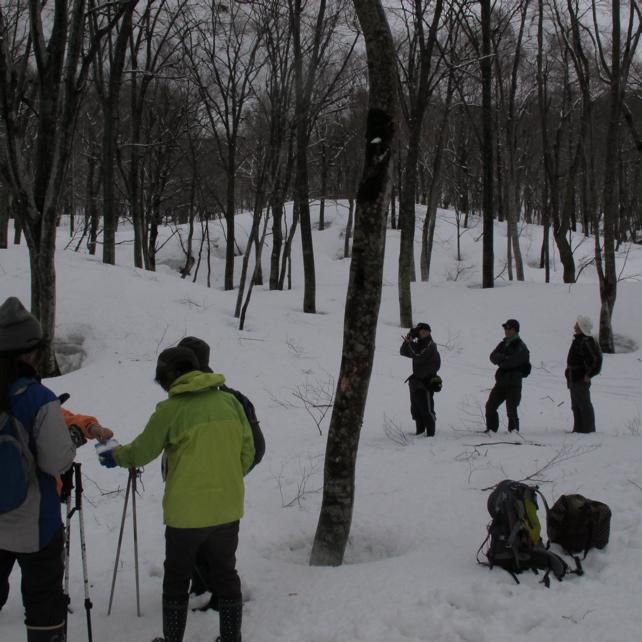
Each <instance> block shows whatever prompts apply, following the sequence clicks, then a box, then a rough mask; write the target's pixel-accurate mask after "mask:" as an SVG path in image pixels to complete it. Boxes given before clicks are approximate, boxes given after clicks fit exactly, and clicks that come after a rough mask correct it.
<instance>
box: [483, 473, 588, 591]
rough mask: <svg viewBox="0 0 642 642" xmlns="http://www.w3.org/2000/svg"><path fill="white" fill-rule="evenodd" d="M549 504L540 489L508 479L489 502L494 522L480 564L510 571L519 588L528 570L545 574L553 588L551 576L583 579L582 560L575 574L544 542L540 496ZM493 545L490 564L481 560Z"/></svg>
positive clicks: (488, 505) (576, 562)
mask: <svg viewBox="0 0 642 642" xmlns="http://www.w3.org/2000/svg"><path fill="white" fill-rule="evenodd" d="M538 495H539V496H540V497H541V498H542V501H543V503H544V506H545V507H546V508H547V506H546V500H545V499H544V496H543V495H542V494H541V493H540V492H539V490H538V488H537V486H529V485H528V484H524V483H521V482H517V481H513V480H511V479H505V480H504V481H502V482H500V483H499V484H497V486H495V488H494V489H493V491H492V492H491V494H490V496H489V497H488V501H487V508H488V512H489V514H490V516H491V518H492V519H491V522H490V524H489V525H488V536H487V537H486V539H485V540H484V542H483V543H482V545H481V546H480V547H479V550H478V551H477V561H478V562H479V563H480V564H483V565H485V566H489V567H490V568H492V567H493V566H499V567H501V568H503V569H504V570H506V571H508V572H509V573H510V574H511V576H512V577H513V579H514V580H515V582H517V583H518V584H519V580H518V579H517V575H518V574H519V573H521V572H522V571H524V570H529V569H530V570H532V571H533V572H535V573H537V571H538V570H543V571H545V574H544V578H543V579H542V582H543V583H544V584H545V585H546V586H549V583H550V582H549V574H550V573H553V575H554V576H555V577H556V578H557V579H558V580H559V581H561V580H562V578H563V577H564V576H565V575H566V574H567V573H574V574H576V575H582V567H581V564H580V561H579V559H577V558H575V565H576V568H575V569H574V570H573V569H571V567H570V566H569V565H568V564H567V563H566V561H565V560H564V559H563V558H562V557H560V556H559V555H556V554H555V553H552V552H551V551H549V550H547V549H546V547H545V546H544V544H543V542H542V538H541V524H540V521H539V517H538V516H537V509H538V505H537V496H538ZM488 541H490V544H489V546H488V549H487V550H486V552H485V555H486V558H487V560H488V561H487V562H482V561H481V560H480V559H479V553H480V552H481V550H482V549H483V548H484V546H485V544H486V543H487V542H488Z"/></svg>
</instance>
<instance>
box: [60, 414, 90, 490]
mask: <svg viewBox="0 0 642 642" xmlns="http://www.w3.org/2000/svg"><path fill="white" fill-rule="evenodd" d="M61 410H62V415H63V417H64V419H65V423H66V424H67V427H68V428H71V427H72V426H76V427H77V428H78V429H79V430H80V432H82V434H83V435H84V436H85V438H86V439H91V438H92V437H91V436H90V434H89V427H90V426H93V425H94V424H97V423H98V419H96V417H91V416H89V415H76V414H74V413H73V412H69V410H66V409H65V408H61ZM61 489H62V481H60V477H57V478H56V490H57V491H58V495H60V491H61Z"/></svg>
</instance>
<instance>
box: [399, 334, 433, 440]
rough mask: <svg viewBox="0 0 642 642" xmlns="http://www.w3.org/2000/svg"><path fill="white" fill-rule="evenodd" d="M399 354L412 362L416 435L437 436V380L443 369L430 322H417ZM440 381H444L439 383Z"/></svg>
mask: <svg viewBox="0 0 642 642" xmlns="http://www.w3.org/2000/svg"><path fill="white" fill-rule="evenodd" d="M399 354H400V355H401V356H402V357H408V358H410V359H412V374H411V375H410V377H408V379H407V381H408V388H409V389H410V414H411V416H412V418H413V419H414V420H415V425H416V427H417V431H416V434H417V435H423V434H424V433H425V434H426V437H434V436H435V397H434V394H435V378H436V376H437V372H439V368H440V367H441V357H440V356H439V351H438V350H437V344H436V343H435V342H434V341H433V340H432V330H431V329H430V326H429V325H428V324H427V323H418V324H417V325H416V326H415V327H414V328H412V329H411V330H410V332H408V334H407V335H406V336H405V337H404V340H403V343H402V344H401V348H399ZM440 381H441V380H440Z"/></svg>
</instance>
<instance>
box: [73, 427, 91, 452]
mask: <svg viewBox="0 0 642 642" xmlns="http://www.w3.org/2000/svg"><path fill="white" fill-rule="evenodd" d="M69 434H70V435H71V441H73V442H74V446H76V448H80V447H81V446H84V445H85V444H86V443H87V439H85V435H83V434H82V430H80V428H78V426H69Z"/></svg>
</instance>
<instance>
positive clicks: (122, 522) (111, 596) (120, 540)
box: [107, 474, 132, 615]
mask: <svg viewBox="0 0 642 642" xmlns="http://www.w3.org/2000/svg"><path fill="white" fill-rule="evenodd" d="M131 485H132V476H131V474H130V475H129V478H128V479H127V490H126V491H125V505H124V506H123V518H122V519H121V520H120V533H119V534H118V546H117V548H116V561H115V562H114V574H113V575H112V578H111V591H110V593H109V607H108V608H107V615H110V614H111V605H112V602H113V600H114V587H115V586H116V574H117V573H118V561H119V560H120V546H121V544H122V543H123V530H124V529H125V517H126V516H127V503H128V501H129V489H130V488H131Z"/></svg>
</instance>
